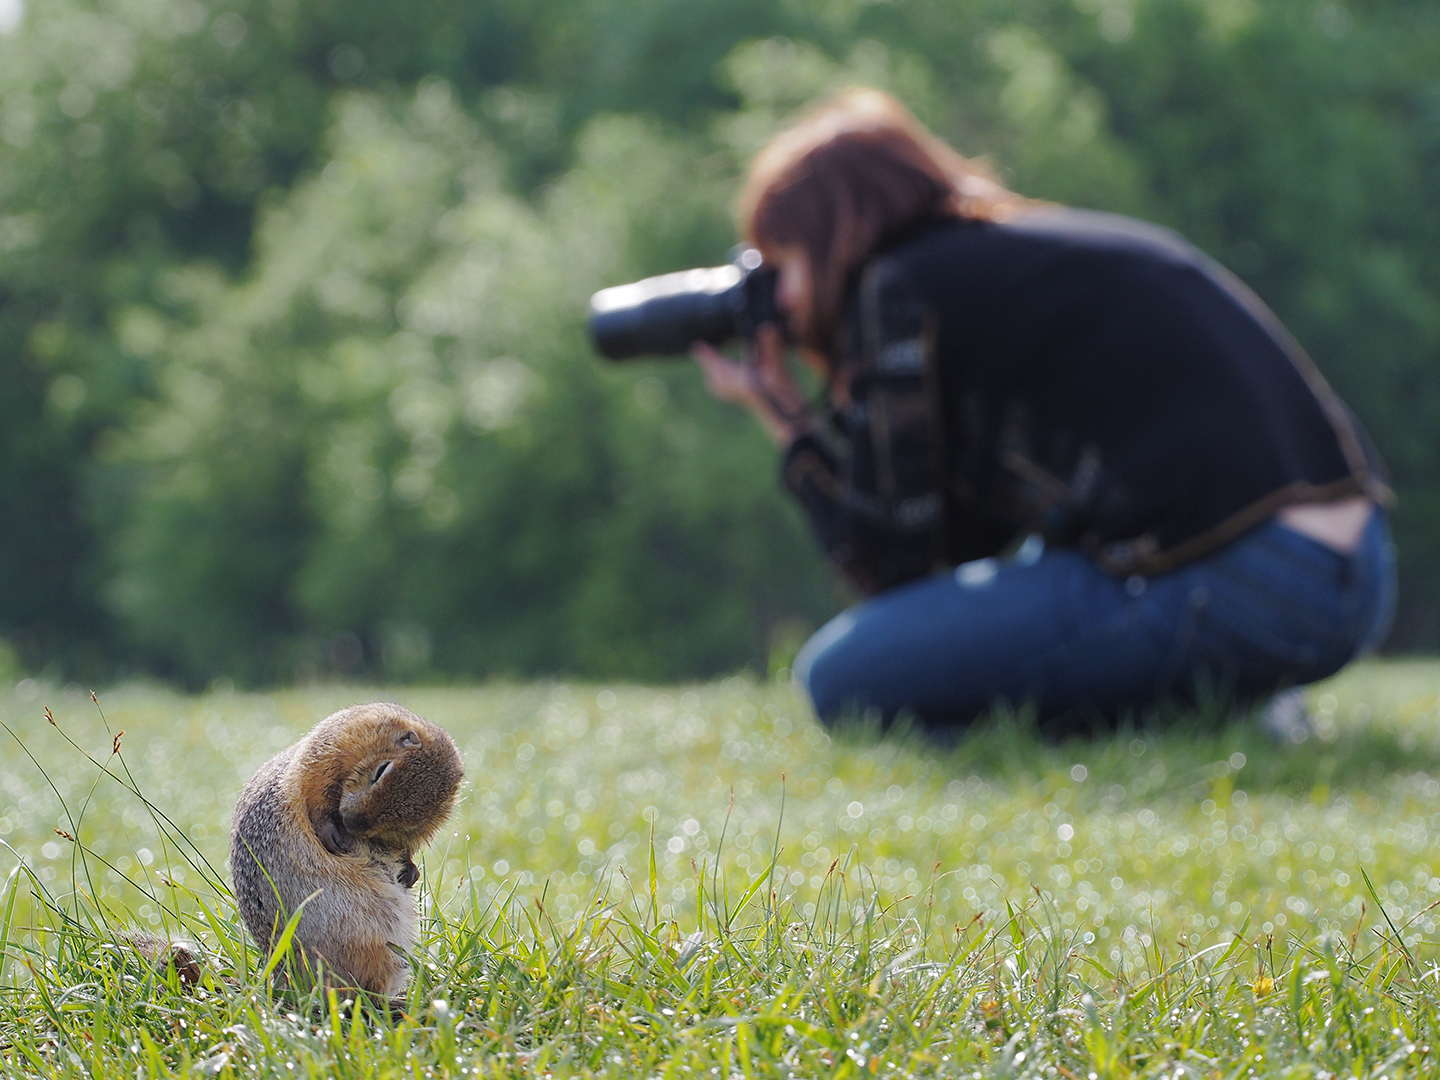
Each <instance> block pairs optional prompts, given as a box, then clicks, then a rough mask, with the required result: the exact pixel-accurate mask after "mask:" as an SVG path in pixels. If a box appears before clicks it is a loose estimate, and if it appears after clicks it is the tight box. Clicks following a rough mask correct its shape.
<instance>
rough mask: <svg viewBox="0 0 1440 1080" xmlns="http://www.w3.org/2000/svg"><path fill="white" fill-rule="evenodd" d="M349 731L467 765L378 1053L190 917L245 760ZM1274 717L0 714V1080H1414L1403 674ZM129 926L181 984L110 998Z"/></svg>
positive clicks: (1432, 998)
mask: <svg viewBox="0 0 1440 1080" xmlns="http://www.w3.org/2000/svg"><path fill="white" fill-rule="evenodd" d="M373 698H389V699H393V700H397V701H399V702H401V703H402V704H404V705H406V706H408V707H410V708H412V709H414V710H415V711H417V712H419V713H421V714H422V715H424V716H426V717H428V718H430V719H432V720H434V721H436V722H438V723H440V724H442V725H444V726H445V727H446V728H447V729H448V730H449V731H450V732H451V733H452V734H453V735H454V736H455V739H456V741H457V743H458V744H459V745H460V748H461V750H462V752H463V754H464V756H465V763H466V769H467V780H466V783H465V786H464V788H463V789H462V796H461V804H460V807H459V810H458V812H457V814H456V816H455V818H454V821H453V826H454V827H453V829H450V830H447V831H446V832H444V833H442V835H441V836H440V838H439V839H437V841H436V842H435V843H434V844H433V845H432V846H431V848H430V849H428V850H427V851H426V852H425V856H424V878H423V880H422V884H421V885H420V886H419V887H418V888H419V891H420V892H421V897H422V902H423V905H424V913H423V923H424V949H423V952H421V953H420V954H419V955H417V956H416V957H415V972H416V975H415V978H414V980H413V981H412V988H411V994H410V999H409V1004H408V1008H407V1009H406V1011H405V1014H404V1016H403V1017H402V1018H400V1019H398V1020H393V1021H392V1020H391V1019H390V1018H388V1017H380V1016H376V1015H374V1014H373V1013H369V1012H366V1011H365V1010H363V1009H359V1008H358V1007H357V1006H355V1005H354V1004H353V1003H347V1002H346V1001H345V1000H343V999H342V1000H334V999H332V1000H329V1001H326V1000H323V999H321V998H303V997H302V998H297V997H293V996H291V997H282V998H273V997H272V995H271V993H270V991H269V990H268V988H267V985H266V983H265V981H264V980H263V979H261V978H260V977H259V974H258V970H259V968H258V965H263V963H264V961H265V959H266V958H265V957H263V956H259V957H257V955H256V953H255V950H254V946H253V944H251V943H248V942H247V941H246V940H245V938H244V934H243V932H242V931H241V930H240V929H239V925H238V920H237V919H236V918H235V916H234V913H233V910H232V908H231V905H230V902H229V899H228V897H227V896H226V895H225V893H224V892H223V885H222V886H221V887H220V891H217V890H216V889H215V888H214V887H213V885H212V884H211V882H212V881H213V880H215V879H214V878H213V877H212V875H211V873H210V872H209V871H208V870H206V869H205V862H204V860H208V861H209V863H210V864H211V865H212V866H213V867H215V868H217V869H218V871H219V874H220V877H219V880H220V881H222V882H223V881H224V880H226V879H225V876H224V871H223V866H224V858H225V853H226V846H227V837H228V820H229V813H230V809H231V806H232V804H233V802H234V799H235V796H236V793H237V792H238V791H239V788H240V785H241V784H242V783H243V781H244V779H245V778H246V777H248V776H249V774H250V773H251V771H252V770H253V769H254V768H255V767H256V766H257V765H258V764H260V762H261V761H263V760H264V759H265V758H266V757H268V756H269V755H270V754H272V753H274V752H275V751H277V750H279V749H281V748H283V747H284V746H286V745H288V744H289V743H291V742H293V741H294V740H295V739H296V738H297V737H299V735H300V734H302V733H303V732H304V731H305V730H306V729H307V728H308V727H309V725H310V724H312V723H313V722H314V721H315V720H317V719H318V718H320V717H321V716H323V715H325V714H326V713H328V712H329V711H331V710H332V709H334V708H337V707H339V706H342V705H345V704H349V703H352V702H355V701H361V700H368V699H373ZM1311 702H1312V706H1313V707H1314V708H1315V710H1316V714H1317V727H1318V729H1319V736H1318V737H1317V738H1315V739H1312V740H1311V741H1309V742H1307V743H1305V744H1303V745H1300V746H1289V747H1283V748H1280V747H1274V746H1272V745H1270V744H1269V743H1268V742H1267V741H1266V740H1265V739H1264V738H1263V737H1262V736H1261V735H1260V734H1259V733H1258V732H1256V731H1255V730H1254V729H1253V728H1252V727H1251V726H1249V725H1247V724H1246V723H1244V722H1243V721H1236V722H1234V723H1231V724H1229V725H1228V726H1218V727H1217V726H1215V725H1214V724H1206V723H1203V722H1202V721H1201V719H1200V718H1198V717H1186V718H1183V719H1182V720H1181V721H1180V723H1179V724H1177V725H1176V726H1174V727H1171V728H1169V729H1166V730H1164V731H1158V732H1157V731H1141V732H1136V731H1127V732H1122V733H1120V734H1117V735H1115V736H1113V737H1109V738H1104V739H1100V740H1097V741H1092V742H1078V743H1077V742H1070V743H1065V744H1060V745H1055V744H1049V743H1045V742H1042V741H1040V740H1038V739H1036V738H1035V737H1033V735H1031V734H1029V733H1027V732H1025V731H1023V730H1017V728H1016V726H1015V725H1014V724H1011V723H1006V722H1004V721H1002V720H996V721H994V722H993V723H991V724H990V725H988V726H986V727H985V728H984V729H983V730H981V731H979V732H977V733H976V734H975V735H974V736H973V737H971V738H970V739H969V740H967V741H966V742H965V743H964V744H963V745H962V746H961V747H960V748H959V749H958V750H956V751H954V752H950V753H946V754H940V755H937V754H935V753H932V752H929V751H927V750H926V749H925V748H924V747H922V746H919V745H917V744H915V743H914V742H912V741H909V740H906V739H892V740H888V741H881V740H877V739H875V738H873V737H867V736H865V735H864V734H856V733H851V734H848V735H845V736H843V737H834V738H832V736H831V735H829V734H827V732H826V731H824V730H823V729H821V728H820V727H819V726H817V725H816V724H815V722H814V721H813V720H812V719H811V718H810V716H809V714H808V711H807V709H806V708H805V707H804V705H803V704H802V703H801V701H800V700H799V698H797V696H796V694H795V693H794V691H793V690H792V689H791V688H790V687H789V686H788V685H785V686H782V685H774V684H764V683H761V684H757V683H756V682H754V681H750V680H746V679H744V678H733V679H728V680H725V681H722V682H718V683H711V684H706V685H697V686H678V687H659V688H656V687H637V686H613V687H602V686H595V685H575V684H564V683H542V684H533V685H516V686H504V685H496V686H486V687H480V688H468V689H391V690H379V689H371V688H357V687H350V686H344V687H315V688H308V689H299V690H292V691H285V692H280V693H275V694H270V695H250V694H239V693H225V692H215V693H211V694H208V695H206V696H202V697H185V696H181V695H178V694H173V693H170V692H168V691H165V690H162V689H157V688H153V687H131V688H117V689H115V690H112V691H110V692H105V693H102V694H101V695H100V705H101V706H102V707H103V709H104V713H105V716H104V719H102V717H101V716H100V714H99V712H98V710H97V708H96V705H95V703H93V702H92V701H91V699H90V696H89V694H88V692H87V691H84V690H82V689H81V688H79V687H75V686H71V687H66V688H61V687H54V686H47V685H41V684H36V683H34V682H29V681H27V682H23V683H21V684H19V685H18V686H16V687H14V688H13V690H11V689H7V690H6V691H3V692H0V719H3V720H4V722H5V724H6V725H7V726H8V727H9V729H10V731H11V732H12V734H13V737H12V736H11V735H6V734H4V733H3V732H0V738H3V739H4V740H5V749H4V751H3V754H0V842H3V845H4V846H3V848H0V859H3V860H4V863H3V864H0V868H3V873H0V876H4V877H5V885H4V892H3V893H0V916H3V922H0V940H3V943H4V955H3V960H0V964H3V967H0V1047H3V1053H0V1071H3V1072H6V1073H9V1072H17V1073H32V1074H33V1073H45V1074H49V1075H103V1076H111V1075H114V1076H122V1075H123V1076H127V1077H134V1076H141V1077H148V1076H168V1075H176V1074H185V1073H197V1074H204V1075H220V1076H237V1077H240V1076H244V1077H253V1076H262V1077H269V1076H284V1077H295V1076H321V1075H326V1076H328V1075H341V1076H351V1075H353V1076H371V1075H382V1076H383V1075H404V1076H445V1075H457V1076H488V1075H495V1074H504V1075H510V1074H523V1075H556V1076H559V1075H583V1074H596V1075H617V1076H619V1075H625V1076H654V1075H661V1076H700V1075H705V1076H721V1077H729V1076H750V1075H767V1076H769V1075H774V1076H797V1077H809V1076H839V1075H846V1076H868V1075H881V1074H883V1075H892V1074H926V1075H944V1076H949V1075H955V1076H990V1075H995V1076H1000V1075H1005V1076H1031V1075H1034V1076H1052V1077H1068V1078H1077V1077H1079V1078H1089V1077H1095V1078H1099V1077H1107V1076H1146V1077H1152V1076H1153V1077H1161V1076H1164V1077H1167V1078H1173V1077H1179V1076H1206V1077H1208V1076H1223V1077H1231V1076H1244V1075H1263V1076H1271V1075H1273V1076H1297V1077H1298V1076H1317V1077H1318V1076H1350V1075H1354V1076H1357V1077H1359V1076H1376V1077H1379V1076H1381V1075H1386V1076H1391V1077H1396V1076H1401V1075H1412V1074H1414V1075H1434V1074H1436V1073H1440V1065H1437V1064H1436V1062H1435V1060H1434V1058H1435V1056H1436V1053H1435V1051H1434V1050H1432V1047H1433V1046H1435V1045H1436V1044H1435V1037H1436V1026H1437V1018H1440V1012H1437V1008H1436V1003H1437V998H1440V949H1437V947H1436V945H1437V943H1440V934H1437V925H1436V912H1435V910H1432V906H1433V905H1435V904H1436V903H1437V902H1440V876H1437V875H1440V849H1437V847H1436V844H1435V837H1437V836H1440V664H1436V663H1433V662H1418V661H1417V662H1386V663H1378V662H1377V663H1370V664H1367V665H1362V666H1359V667H1357V668H1355V669H1354V670H1353V671H1351V672H1350V673H1348V674H1346V675H1344V676H1342V677H1341V678H1339V679H1337V680H1334V681H1333V682H1331V683H1328V684H1324V685H1321V686H1318V687H1316V688H1314V689H1313V691H1312V694H1311ZM45 706H49V708H50V709H51V710H52V712H53V715H54V719H55V722H56V723H55V726H51V724H49V723H48V722H47V721H46V719H45V717H44V715H43V712H42V709H43V708H44V707H45ZM121 730H123V731H124V735H123V736H118V738H119V744H120V752H119V755H112V748H113V745H114V742H115V740H116V738H117V733H118V732H120V731H121ZM86 754H89V755H91V756H93V758H94V761H91V760H89V759H88V758H87V757H86V756H85V755H86ZM102 765H103V766H104V768H105V770H108V773H109V775H106V773H105V772H102V769H101V766H102ZM132 786H133V787H134V788H138V790H139V791H140V792H142V793H143V795H144V796H145V799H141V798H140V797H137V795H136V794H135V793H134V792H133V791H132V790H131V788H132ZM62 798H63V806H62V801H61V800H62ZM146 800H148V805H147V801H146ZM57 829H58V830H61V833H57V832H56V831H55V830H57ZM62 833H64V834H69V835H68V836H67V835H62ZM69 836H74V837H76V838H77V839H78V843H77V842H75V841H72V840H71V839H70V838H69ZM22 860H23V866H22V862H21V861H22ZM136 926H138V927H142V928H151V929H154V930H157V931H161V930H164V931H166V932H168V933H171V934H172V935H176V936H179V935H184V936H187V937H188V938H190V939H191V940H193V941H198V942H199V943H200V945H201V946H203V948H204V949H205V951H206V953H207V960H206V974H205V977H204V981H203V985H202V986H201V987H199V988H189V987H185V986H182V985H181V983H180V982H179V981H178V979H177V978H176V974H175V972H174V970H173V969H170V970H162V971H158V972H156V971H153V970H151V969H150V968H149V967H147V966H146V965H145V964H144V963H143V962H142V961H141V960H140V959H139V958H138V957H137V956H136V955H135V954H134V952H133V951H132V950H131V949H129V947H128V946H126V945H125V944H124V943H123V941H121V940H120V939H119V938H118V937H117V936H116V935H117V931H123V930H124V929H125V928H126V927H132V928H133V927H136ZM226 976H228V977H231V978H229V979H227V978H225V977H226Z"/></svg>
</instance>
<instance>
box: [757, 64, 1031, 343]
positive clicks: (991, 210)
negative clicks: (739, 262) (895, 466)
mask: <svg viewBox="0 0 1440 1080" xmlns="http://www.w3.org/2000/svg"><path fill="white" fill-rule="evenodd" d="M1024 203H1025V200H1024V199H1022V198H1021V197H1020V196H1018V195H1015V194H1013V193H1012V192H1010V191H1007V190H1006V189H1005V188H1004V187H1002V186H1001V185H1000V184H999V183H997V182H996V181H995V180H994V179H992V178H991V177H990V175H989V174H988V172H987V171H986V170H985V169H983V168H982V167H981V166H979V165H977V164H976V163H974V162H971V161H969V160H968V159H966V158H964V157H962V156H961V155H960V154H957V153H956V152H955V151H954V150H952V149H950V147H948V146H946V145H945V144H944V143H943V142H941V141H940V140H939V139H937V138H936V137H935V136H934V135H932V134H930V132H928V131H927V130H925V128H924V126H923V125H921V123H920V122H919V121H918V120H916V119H915V117H914V116H913V115H912V114H911V112H910V110H908V109H907V108H905V106H904V105H902V104H900V102H899V101H897V100H896V99H895V98H893V97H891V96H890V95H889V94H886V93H882V92H881V91H879V90H870V89H864V88H855V89H851V90H846V91H844V92H843V93H841V94H839V95H837V96H836V97H834V98H832V99H831V100H829V101H827V102H825V103H824V104H822V105H821V106H819V107H818V108H816V109H815V110H813V111H812V112H810V113H809V114H808V115H807V116H805V117H804V118H803V119H802V120H801V121H800V122H799V123H797V124H795V125H794V126H793V127H791V128H789V129H788V130H786V131H783V132H781V133H780V134H779V135H777V136H776V137H775V138H774V139H772V140H771V141H770V143H769V145H767V146H766V147H765V149H763V150H762V151H760V153H759V154H758V155H757V156H756V158H755V160H754V161H753V162H752V163H751V165H750V171H749V173H748V175H747V176H746V180H745V186H744V188H743V189H742V191H741V194H740V224H741V231H742V232H743V233H744V235H745V236H746V238H747V239H748V240H749V241H750V243H752V244H754V245H755V246H756V247H757V248H759V249H760V250H761V252H767V251H768V252H771V253H773V252H774V250H775V249H776V248H778V247H800V248H801V249H803V250H804V252H805V254H806V257H807V261H808V262H809V264H810V273H811V286H812V290H813V292H812V301H811V310H810V311H809V312H807V313H806V315H807V316H808V317H807V318H804V319H803V320H801V321H803V322H804V324H805V325H803V326H799V327H795V328H794V329H795V330H796V331H797V332H798V336H799V337H800V338H801V340H802V343H803V344H806V345H808V346H811V347H812V348H816V349H819V350H820V351H821V352H825V353H830V352H831V351H832V350H833V344H834V336H835V333H836V331H837V328H838V324H839V321H840V318H841V315H842V314H843V307H844V303H845V293H846V290H847V289H848V287H849V285H850V282H851V279H852V278H853V276H854V274H855V273H856V272H857V271H858V270H859V268H860V266H861V265H862V264H863V263H864V262H865V260H866V259H867V258H869V256H870V255H872V254H873V253H874V252H875V251H877V250H879V249H880V248H882V247H884V246H885V245H886V244H887V243H889V242H891V241H892V240H894V239H897V238H899V237H900V236H902V235H903V234H905V233H906V232H908V231H910V230H911V229H913V228H915V227H916V226H917V225H919V224H920V223H921V222H923V221H926V220H930V219H935V218H943V217H960V218H983V219H990V220H993V219H997V218H1001V217H1004V216H1006V215H1007V214H1009V213H1010V212H1012V211H1013V210H1015V209H1017V208H1018V207H1020V206H1022V205H1024Z"/></svg>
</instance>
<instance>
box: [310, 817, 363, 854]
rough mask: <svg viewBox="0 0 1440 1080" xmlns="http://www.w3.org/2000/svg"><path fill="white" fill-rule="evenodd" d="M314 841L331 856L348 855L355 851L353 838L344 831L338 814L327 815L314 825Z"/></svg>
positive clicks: (343, 825)
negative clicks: (322, 846)
mask: <svg viewBox="0 0 1440 1080" xmlns="http://www.w3.org/2000/svg"><path fill="white" fill-rule="evenodd" d="M315 839H317V840H319V841H320V843H321V844H322V845H324V847H325V850H326V851H328V852H330V854H331V855H349V854H350V853H352V852H353V851H354V850H355V838H354V837H353V836H351V835H350V833H349V832H348V831H347V830H346V828H345V823H344V822H343V821H341V820H340V815H339V814H327V815H326V816H325V817H323V818H321V819H320V820H319V821H317V822H316V823H315Z"/></svg>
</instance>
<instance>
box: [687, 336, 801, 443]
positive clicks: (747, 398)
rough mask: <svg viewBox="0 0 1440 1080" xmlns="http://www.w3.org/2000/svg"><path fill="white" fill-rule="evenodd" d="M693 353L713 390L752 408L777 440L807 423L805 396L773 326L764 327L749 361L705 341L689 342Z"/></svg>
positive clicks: (792, 436) (796, 434) (790, 438)
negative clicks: (794, 376)
mask: <svg viewBox="0 0 1440 1080" xmlns="http://www.w3.org/2000/svg"><path fill="white" fill-rule="evenodd" d="M690 355H692V356H693V357H695V362H696V363H698V364H699V365H700V370H701V371H702V372H704V374H705V385H706V387H707V388H708V389H709V391H710V393H711V394H713V395H714V396H715V397H717V398H719V399H720V400H721V401H733V402H735V403H736V404H738V405H743V406H745V408H747V409H749V410H750V412H751V413H753V414H754V416H755V418H756V419H757V420H759V421H760V425H761V426H762V427H763V428H764V429H765V430H766V432H767V433H768V434H769V435H770V437H771V438H772V439H774V440H775V442H776V444H777V445H779V446H787V445H789V444H790V443H792V442H794V441H795V440H796V439H797V438H799V437H800V436H801V435H802V434H804V433H805V431H806V430H807V429H808V427H809V425H808V423H807V421H806V417H805V397H804V395H803V394H801V393H800V388H799V387H798V386H797V385H796V384H795V380H794V379H793V378H792V377H791V375H790V372H789V371H788V370H786V367H785V344H784V342H783V341H782V340H781V338H780V331H779V330H778V329H776V328H775V327H774V326H772V325H768V324H767V325H765V326H762V327H760V329H759V332H758V333H757V334H756V335H755V348H754V350H753V351H752V352H751V355H750V357H749V358H748V359H747V360H745V361H742V362H739V363H737V362H736V361H734V360H730V359H728V358H726V357H725V356H724V355H722V354H721V353H720V351H719V350H717V349H716V348H715V347H714V346H713V345H707V344H706V343H705V342H703V341H697V342H695V344H694V345H692V346H691V347H690Z"/></svg>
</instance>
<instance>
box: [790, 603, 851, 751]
mask: <svg viewBox="0 0 1440 1080" xmlns="http://www.w3.org/2000/svg"><path fill="white" fill-rule="evenodd" d="M855 621H856V620H855V614H854V612H853V611H845V612H841V613H840V614H839V615H837V616H835V618H833V619H831V620H830V621H829V622H828V623H826V624H825V625H824V626H822V627H821V628H820V629H819V630H817V631H815V633H814V634H813V635H812V636H811V638H810V640H809V641H807V642H806V643H805V645H804V646H803V647H802V648H801V650H800V652H799V653H798V654H797V655H796V657H795V668H794V671H795V678H796V680H797V681H798V682H799V683H800V685H801V686H803V687H804V688H805V693H806V694H807V695H808V696H809V698H810V704H811V706H812V708H814V710H815V715H816V716H817V717H819V718H820V719H821V720H823V721H825V722H827V723H831V722H834V721H835V720H838V719H839V718H840V715H841V713H842V712H843V711H844V709H845V706H846V704H847V703H848V698H849V696H850V695H853V693H854V684H853V682H848V681H847V680H846V679H845V678H844V676H845V674H846V668H847V665H846V664H845V663H844V660H843V652H844V649H843V646H844V642H845V638H846V637H847V636H849V634H850V633H851V632H852V631H853V630H854V628H855Z"/></svg>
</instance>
